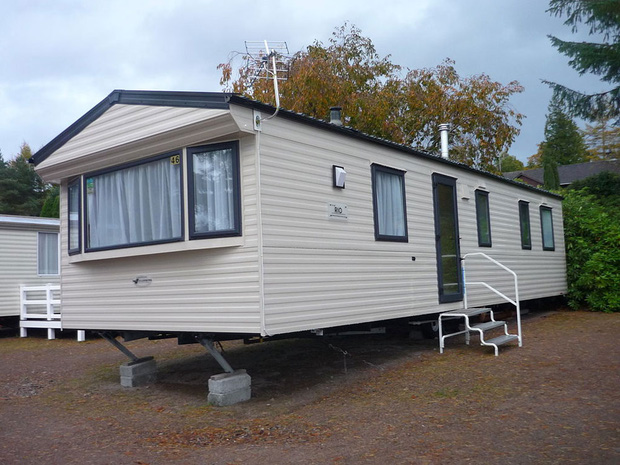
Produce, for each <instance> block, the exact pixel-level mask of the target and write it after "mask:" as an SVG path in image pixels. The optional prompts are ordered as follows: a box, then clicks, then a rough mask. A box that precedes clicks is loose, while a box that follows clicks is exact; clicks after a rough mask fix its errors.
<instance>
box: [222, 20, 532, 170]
mask: <svg viewBox="0 0 620 465" xmlns="http://www.w3.org/2000/svg"><path fill="white" fill-rule="evenodd" d="M219 68H220V69H221V71H222V78H221V81H220V82H221V84H222V85H223V86H224V87H225V90H227V91H232V92H237V93H240V94H242V95H245V96H247V97H250V98H253V99H256V100H259V101H262V102H265V103H270V104H274V103H275V95H274V88H273V85H272V82H271V81H270V80H265V79H255V76H253V75H252V74H251V72H250V71H249V70H248V69H247V68H243V67H242V68H240V69H239V70H238V74H237V75H236V78H235V79H233V74H234V70H233V66H232V64H231V63H230V62H229V63H223V64H220V65H219ZM279 88H280V105H281V107H282V108H285V109H287V110H291V111H294V112H299V113H304V114H306V115H309V116H312V117H315V118H319V119H326V118H327V116H328V114H329V109H330V107H333V106H341V107H342V110H343V114H344V116H345V124H346V125H347V126H350V127H352V128H354V129H356V130H359V131H362V132H364V133H367V134H370V135H373V136H377V137H381V138H384V139H388V140H391V141H393V142H397V143H400V144H405V145H407V146H411V147H414V148H417V149H419V150H424V151H427V152H431V153H439V145H440V138H439V131H438V127H439V124H441V123H449V124H450V128H451V129H450V144H451V147H450V151H451V158H452V159H454V160H458V161H460V162H463V163H466V164H468V165H470V166H475V167H477V168H482V169H485V170H488V171H492V172H497V171H498V160H499V157H500V156H501V154H503V153H506V152H507V151H508V149H509V147H510V145H511V144H512V143H513V142H514V140H515V138H516V136H517V135H518V134H519V126H520V125H521V120H522V118H523V115H522V114H520V113H519V112H517V111H516V110H515V109H514V108H513V107H512V106H511V105H510V102H509V101H510V97H511V96H512V95H513V94H515V93H519V92H522V91H523V88H522V87H521V86H520V85H519V83H518V82H516V81H512V82H510V83H508V84H506V85H504V84H501V83H499V82H496V81H493V80H492V79H491V78H490V77H489V76H487V75H486V74H479V75H475V76H471V77H466V78H464V77H461V76H459V74H458V73H457V71H456V68H455V63H454V61H452V60H450V59H445V60H444V61H443V62H442V63H441V64H439V65H438V66H436V67H434V68H424V69H408V68H403V67H402V66H400V65H397V64H395V63H393V62H392V60H391V57H390V56H389V55H388V56H385V57H381V56H380V55H379V54H378V53H377V51H376V49H375V46H374V45H373V43H372V41H371V39H369V38H367V37H364V36H363V35H362V33H361V31H360V30H359V29H358V28H356V27H355V26H352V25H349V24H346V23H345V24H344V25H343V26H341V27H339V28H337V29H336V30H335V31H334V33H333V35H332V37H331V38H330V39H329V42H328V44H327V45H324V44H323V43H321V42H319V41H315V42H314V44H312V45H310V46H308V47H307V48H306V49H305V50H302V51H300V52H298V53H296V54H295V55H294V57H293V60H292V61H291V66H290V71H289V76H288V79H287V80H286V81H283V82H281V83H280V86H279Z"/></svg>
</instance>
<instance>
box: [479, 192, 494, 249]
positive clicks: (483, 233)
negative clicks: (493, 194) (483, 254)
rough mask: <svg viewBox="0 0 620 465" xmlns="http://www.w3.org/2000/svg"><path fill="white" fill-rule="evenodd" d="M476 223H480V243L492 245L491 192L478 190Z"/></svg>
mask: <svg viewBox="0 0 620 465" xmlns="http://www.w3.org/2000/svg"><path fill="white" fill-rule="evenodd" d="M476 223H477V224H478V245H479V246H480V247H491V214H490V210H489V193H488V192H486V191H481V190H476Z"/></svg>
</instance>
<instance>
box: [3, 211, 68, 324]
mask: <svg viewBox="0 0 620 465" xmlns="http://www.w3.org/2000/svg"><path fill="white" fill-rule="evenodd" d="M59 231H60V220H58V219H56V218H37V217H32V216H13V215H0V318H7V317H9V318H12V319H13V320H15V319H16V317H18V316H19V315H20V307H21V305H20V300H21V299H20V294H21V291H20V288H24V287H25V288H27V289H29V288H31V287H32V288H37V289H40V288H41V287H43V286H47V285H50V286H52V288H53V289H56V287H57V286H58V285H59V284H60V265H59V257H60V247H59ZM33 292H39V293H41V292H42V291H41V290H39V291H33ZM5 322H6V321H5Z"/></svg>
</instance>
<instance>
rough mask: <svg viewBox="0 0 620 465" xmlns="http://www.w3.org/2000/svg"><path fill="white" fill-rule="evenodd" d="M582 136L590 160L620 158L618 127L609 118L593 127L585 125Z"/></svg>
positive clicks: (619, 127) (601, 120) (603, 119)
mask: <svg viewBox="0 0 620 465" xmlns="http://www.w3.org/2000/svg"><path fill="white" fill-rule="evenodd" d="M583 136H584V138H585V141H586V145H587V146H588V152H589V153H590V159H591V160H611V159H614V158H616V159H617V158H620V126H618V125H616V124H615V121H614V120H612V119H610V118H602V119H600V120H598V121H597V122H596V124H594V125H590V124H586V128H585V129H584V130H583Z"/></svg>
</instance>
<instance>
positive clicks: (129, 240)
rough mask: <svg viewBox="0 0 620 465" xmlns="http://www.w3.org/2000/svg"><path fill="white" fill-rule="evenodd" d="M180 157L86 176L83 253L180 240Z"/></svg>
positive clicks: (164, 156) (172, 156)
mask: <svg viewBox="0 0 620 465" xmlns="http://www.w3.org/2000/svg"><path fill="white" fill-rule="evenodd" d="M180 163H181V162H180V157H179V155H178V153H171V154H166V155H163V156H160V157H157V158H151V159H149V160H146V161H144V162H140V163H136V164H132V165H128V166H126V167H124V168H120V169H118V168H117V169H115V170H107V171H105V172H100V173H97V174H92V175H88V176H85V181H84V184H85V185H84V192H85V197H86V205H85V207H86V213H85V215H86V218H85V221H86V230H85V235H86V238H85V242H86V243H85V245H86V250H87V251H93V250H105V249H112V248H120V247H133V246H138V245H150V244H160V243H164V242H172V241H177V240H182V239H183V235H182V232H183V231H182V224H183V221H182V201H181V188H182V184H181V173H182V169H181V164H180Z"/></svg>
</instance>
